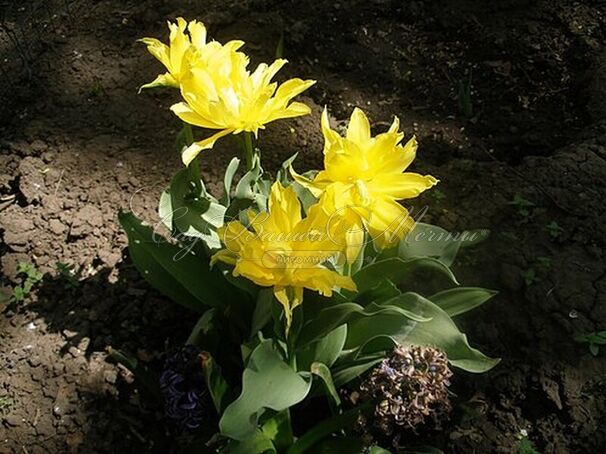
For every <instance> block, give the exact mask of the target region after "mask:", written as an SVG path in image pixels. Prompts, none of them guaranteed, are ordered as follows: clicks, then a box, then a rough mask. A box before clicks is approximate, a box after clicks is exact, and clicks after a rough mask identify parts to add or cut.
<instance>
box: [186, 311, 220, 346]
mask: <svg viewBox="0 0 606 454" xmlns="http://www.w3.org/2000/svg"><path fill="white" fill-rule="evenodd" d="M218 324H219V322H218V317H217V310H216V309H215V308H211V309H208V310H207V311H205V312H204V314H202V316H201V317H200V318H199V319H198V321H197V322H196V324H195V325H194V328H193V329H192V330H191V333H190V334H189V337H188V339H187V342H186V343H187V344H192V345H197V346H198V347H200V348H205V349H207V350H214V349H215V347H216V346H217V344H218V343H219V341H220V335H219V328H218Z"/></svg>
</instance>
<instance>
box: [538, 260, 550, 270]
mask: <svg viewBox="0 0 606 454" xmlns="http://www.w3.org/2000/svg"><path fill="white" fill-rule="evenodd" d="M535 263H536V264H537V266H539V267H541V268H543V269H545V270H548V269H550V268H551V259H550V258H549V257H537V258H536V260H535Z"/></svg>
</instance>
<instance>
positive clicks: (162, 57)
mask: <svg viewBox="0 0 606 454" xmlns="http://www.w3.org/2000/svg"><path fill="white" fill-rule="evenodd" d="M138 41H139V42H141V43H143V44H145V45H146V46H147V50H148V51H149V53H150V54H152V55H153V56H154V57H156V58H157V59H158V60H159V61H160V63H162V64H163V65H164V66H165V67H166V69H168V70H169V71H170V53H169V48H168V46H167V45H166V44H164V43H161V42H160V41H158V40H157V39H155V38H141V39H139V40H138Z"/></svg>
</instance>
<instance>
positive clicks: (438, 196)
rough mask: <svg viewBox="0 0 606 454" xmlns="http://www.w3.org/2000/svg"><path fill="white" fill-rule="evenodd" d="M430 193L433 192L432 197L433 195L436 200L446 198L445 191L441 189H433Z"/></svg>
mask: <svg viewBox="0 0 606 454" xmlns="http://www.w3.org/2000/svg"><path fill="white" fill-rule="evenodd" d="M430 194H431V196H432V197H433V198H434V199H435V200H437V201H440V200H444V199H445V198H446V194H444V193H443V192H442V191H440V190H439V189H433V190H432V191H431V192H430Z"/></svg>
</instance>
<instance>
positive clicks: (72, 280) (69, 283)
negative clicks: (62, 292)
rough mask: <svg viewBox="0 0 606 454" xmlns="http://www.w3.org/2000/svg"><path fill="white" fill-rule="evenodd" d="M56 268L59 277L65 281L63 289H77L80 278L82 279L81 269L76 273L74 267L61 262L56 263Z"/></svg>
mask: <svg viewBox="0 0 606 454" xmlns="http://www.w3.org/2000/svg"><path fill="white" fill-rule="evenodd" d="M56 266H57V272H58V273H59V276H60V277H61V278H63V279H64V280H65V289H66V290H72V289H75V288H78V286H79V285H80V278H81V277H82V269H79V270H77V271H76V270H75V266H74V265H68V264H67V263H62V262H57V265H56Z"/></svg>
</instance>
